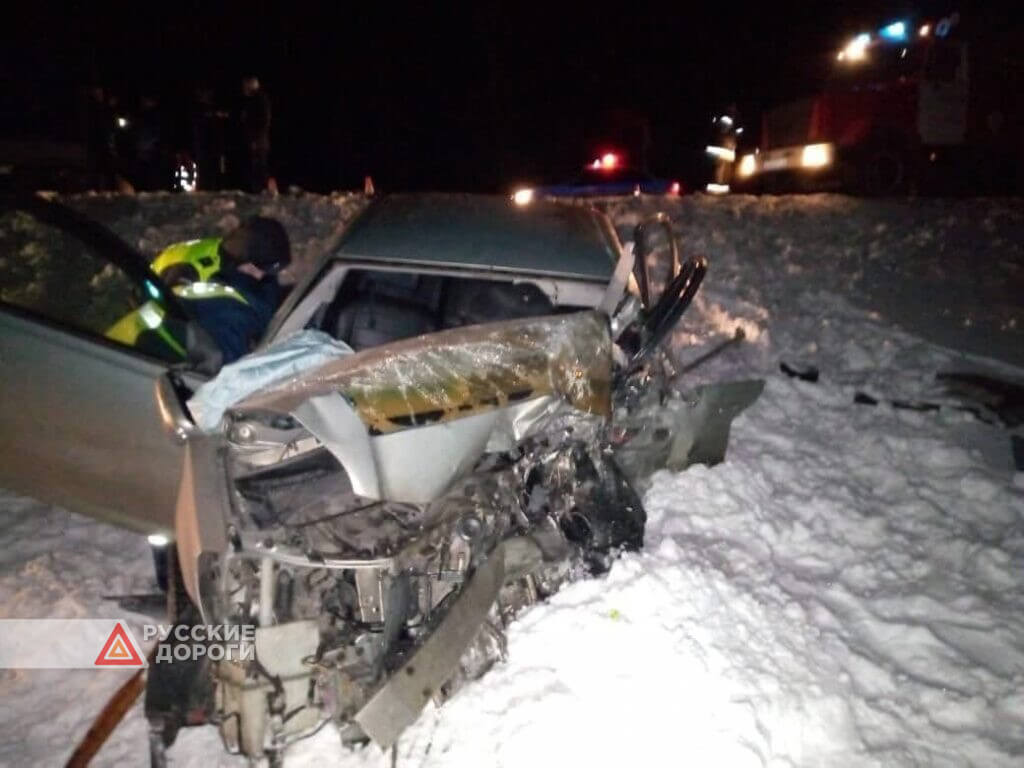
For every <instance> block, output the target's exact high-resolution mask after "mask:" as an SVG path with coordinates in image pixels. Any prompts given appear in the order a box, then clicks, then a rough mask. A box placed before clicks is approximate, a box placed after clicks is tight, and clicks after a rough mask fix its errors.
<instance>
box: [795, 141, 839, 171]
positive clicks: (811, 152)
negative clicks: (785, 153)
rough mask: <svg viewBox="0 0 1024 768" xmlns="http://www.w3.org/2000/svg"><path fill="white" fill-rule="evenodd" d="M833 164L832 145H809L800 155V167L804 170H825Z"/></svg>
mask: <svg viewBox="0 0 1024 768" xmlns="http://www.w3.org/2000/svg"><path fill="white" fill-rule="evenodd" d="M831 164H832V145H831V144H808V145H807V146H806V147H804V151H803V152H802V153H801V155H800V165H801V166H802V167H804V168H824V167H825V166H826V165H831Z"/></svg>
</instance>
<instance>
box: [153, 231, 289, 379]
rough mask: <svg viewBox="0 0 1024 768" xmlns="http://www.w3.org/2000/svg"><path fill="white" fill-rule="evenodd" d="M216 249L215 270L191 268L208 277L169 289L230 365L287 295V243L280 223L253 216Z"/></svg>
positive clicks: (264, 325)
mask: <svg viewBox="0 0 1024 768" xmlns="http://www.w3.org/2000/svg"><path fill="white" fill-rule="evenodd" d="M198 242H199V243H204V242H206V241H202V240H200V241H198ZM216 251H217V256H218V260H219V265H218V268H217V269H216V271H214V272H213V273H205V272H197V276H199V277H202V276H204V274H210V275H211V276H210V279H207V280H196V281H195V282H191V283H187V284H182V281H181V280H180V279H179V281H178V284H177V285H175V287H174V292H175V293H176V294H177V295H178V298H180V299H181V300H182V301H183V302H184V303H185V304H186V308H187V309H188V310H189V311H190V312H191V314H192V315H193V316H194V317H195V319H196V320H197V321H198V323H199V325H200V326H202V328H203V330H205V331H206V332H207V333H208V334H209V335H210V336H211V337H212V338H213V340H214V342H216V344H217V346H218V347H219V348H220V351H221V353H222V354H223V362H224V363H230V362H233V361H235V360H237V359H238V358H240V357H242V356H243V355H245V354H247V353H248V352H249V351H250V349H251V348H252V345H253V344H255V343H256V342H257V341H258V340H259V338H260V337H261V336H262V335H263V332H264V331H265V330H266V328H267V325H268V324H269V323H270V318H271V317H273V315H274V312H275V311H276V310H277V307H278V306H279V305H280V303H281V300H282V299H283V298H284V296H285V294H286V293H287V287H286V286H287V285H288V283H289V282H290V278H289V273H288V272H287V271H285V269H286V267H287V266H288V265H289V264H290V263H291V245H290V243H289V241H288V233H287V232H285V229H284V227H283V226H281V223H280V222H278V221H276V220H274V219H270V218H266V217H264V216H253V217H252V218H251V219H249V220H248V221H246V222H244V223H243V224H242V225H241V226H240V227H238V229H236V230H235V231H234V232H232V233H231V234H229V235H228V236H227V237H225V238H224V239H223V240H221V241H220V243H219V245H218V247H217V249H216ZM172 282H174V281H173V280H172Z"/></svg>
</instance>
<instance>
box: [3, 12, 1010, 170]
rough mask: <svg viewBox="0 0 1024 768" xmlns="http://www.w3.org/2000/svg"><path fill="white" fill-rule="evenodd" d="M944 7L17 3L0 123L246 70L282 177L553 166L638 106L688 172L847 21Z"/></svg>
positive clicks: (782, 93) (663, 153) (799, 83)
mask: <svg viewBox="0 0 1024 768" xmlns="http://www.w3.org/2000/svg"><path fill="white" fill-rule="evenodd" d="M978 5H979V7H981V6H983V7H984V8H987V9H988V11H987V12H988V13H993V12H994V11H993V10H992V9H993V6H991V4H978ZM954 7H959V8H960V9H961V12H962V13H963V12H964V8H965V6H964V4H960V5H959V6H954ZM949 8H950V5H949V4H947V3H918V4H910V3H905V2H899V3H882V2H866V3H852V4H846V3H828V2H805V3H791V2H775V3H769V2H764V3H759V4H756V5H751V6H749V7H744V5H742V4H729V3H701V4H699V5H692V6H691V4H687V3H680V2H676V3H671V4H669V3H653V2H645V1H644V0H637V1H636V2H632V3H621V4H617V5H616V6H615V8H614V9H613V10H610V11H609V10H602V9H601V8H600V7H598V5H596V4H594V5H585V4H558V3H554V2H549V3H538V4H533V3H513V2H506V1H504V0H501V1H498V0H479V2H473V3H444V4H440V3H439V4H436V5H430V4H411V3H410V4H405V3H387V2H378V3H365V4H355V3H340V4H333V3H332V4H329V5H324V6H321V5H318V4H314V3H305V2H294V3H283V2H275V3H271V2H261V1H253V2H249V3H228V4H223V5H216V7H215V4H214V3H209V2H207V3H199V2H189V1H187V0H176V1H175V2H170V3H158V4H152V5H147V4H142V3H130V4H129V3H123V4H121V3H103V2H94V3H84V2H83V3H68V4H47V3H25V4H22V7H21V8H20V9H19V10H17V11H15V12H13V16H14V19H13V21H10V20H9V21H8V22H6V23H5V29H4V32H3V35H4V42H3V53H2V55H3V56H4V67H3V92H4V119H5V122H6V123H7V125H5V126H4V130H3V135H5V136H6V135H14V134H24V135H27V134H45V135H51V136H60V137H63V138H67V137H73V136H74V135H75V134H76V131H78V130H79V127H80V126H79V125H78V123H80V119H79V118H78V117H76V114H77V113H76V104H77V103H78V101H79V100H80V95H79V94H80V92H81V89H82V87H83V86H86V85H89V84H91V83H102V84H104V85H106V86H108V87H111V88H113V89H114V90H115V91H116V92H118V93H120V94H122V98H123V99H124V100H125V101H126V102H127V103H128V104H131V103H132V101H133V100H135V99H137V98H138V96H140V95H141V94H143V93H147V92H148V93H154V94H157V95H158V96H159V97H160V99H161V102H162V105H163V107H164V109H165V110H166V111H167V112H168V113H169V116H170V117H169V119H170V120H171V121H172V122H173V120H174V119H175V118H181V117H182V115H184V113H185V105H186V104H187V101H188V97H189V94H190V93H191V91H192V88H193V87H194V85H196V84H198V83H202V82H205V83H208V84H209V85H211V86H213V87H214V88H215V89H216V93H217V98H218V102H219V103H220V104H221V105H223V106H224V107H225V108H228V109H230V108H233V107H234V106H235V105H236V103H237V99H238V92H239V84H238V81H239V79H240V77H241V76H242V75H243V74H245V73H249V72H251V73H254V74H256V75H258V76H259V77H260V79H261V81H262V82H263V84H264V86H265V89H266V91H267V92H268V93H269V94H270V96H271V99H272V102H273V107H274V124H273V133H272V142H273V160H272V163H273V166H274V171H275V175H276V176H277V177H278V178H279V180H281V181H282V183H284V184H289V183H296V184H299V185H301V186H304V187H306V188H310V189H319V190H323V189H329V188H335V187H339V186H354V185H357V184H361V181H362V177H363V175H364V174H365V173H372V174H373V176H374V179H375V181H376V182H377V184H378V186H380V187H383V188H386V189H413V188H415V189H423V188H437V189H454V188H459V189H480V190H487V189H502V190H503V189H507V188H508V187H509V186H510V185H511V184H513V183H514V182H516V181H519V180H526V179H534V178H539V177H541V176H549V177H550V176H554V177H557V176H558V175H559V174H563V175H564V174H569V173H571V172H572V169H575V168H578V167H579V166H580V165H582V164H583V162H585V161H586V160H587V159H589V156H590V155H591V153H592V152H594V151H596V149H597V148H600V147H602V146H606V145H607V144H608V143H609V142H610V141H614V139H615V137H616V136H618V137H619V138H620V143H629V144H631V145H632V146H629V147H626V148H627V149H629V150H631V151H633V154H634V155H638V154H639V152H638V151H634V148H635V147H636V146H638V145H639V139H638V138H637V137H639V136H640V135H641V134H642V130H641V128H640V127H639V126H642V125H644V124H645V123H646V124H647V125H649V132H650V150H649V153H648V157H647V162H648V165H649V167H650V169H651V170H652V171H653V172H655V173H657V174H660V175H664V176H671V177H682V178H684V179H688V178H690V177H693V176H695V175H696V174H697V173H698V172H699V168H700V164H701V163H703V159H702V157H701V150H702V148H703V146H704V144H705V143H706V141H705V140H706V138H707V136H706V135H705V134H706V132H707V129H708V127H709V123H710V118H711V115H712V114H713V113H714V112H715V111H717V110H720V109H722V107H723V106H724V105H726V104H728V103H729V102H736V103H737V104H738V105H739V106H740V109H741V112H742V111H744V110H745V111H747V112H748V113H752V112H753V110H754V109H756V107H757V106H759V105H760V104H764V103H771V102H772V101H773V100H778V99H780V98H784V97H786V96H787V95H792V94H795V93H798V92H800V91H801V90H803V89H806V88H807V87H808V86H809V85H810V84H813V83H814V82H816V81H817V80H818V79H820V78H821V77H822V76H823V74H824V72H825V71H826V70H827V67H828V66H830V64H831V62H832V56H833V55H834V51H835V50H836V49H837V48H838V46H839V45H840V43H842V42H843V41H844V39H845V38H846V37H847V36H848V35H849V34H852V33H854V32H856V31H858V30H859V29H860V28H861V27H864V28H875V27H876V26H877V25H879V24H881V23H882V22H885V21H887V20H890V19H892V18H898V17H900V15H901V14H902V13H907V12H911V13H917V14H921V13H929V12H931V13H935V12H944V11H946V10H948V9H949ZM8 14H12V12H11V11H8ZM865 25H866V26H865ZM78 111H80V110H78ZM634 139H636V140H635V141H634Z"/></svg>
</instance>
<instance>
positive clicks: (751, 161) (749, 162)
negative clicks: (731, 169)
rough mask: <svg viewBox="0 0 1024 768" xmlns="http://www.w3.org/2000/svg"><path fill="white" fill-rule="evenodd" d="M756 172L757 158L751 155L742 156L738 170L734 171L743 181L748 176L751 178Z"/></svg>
mask: <svg viewBox="0 0 1024 768" xmlns="http://www.w3.org/2000/svg"><path fill="white" fill-rule="evenodd" d="M756 170H757V158H755V157H754V156H753V155H744V156H743V157H741V158H740V165H739V168H737V169H736V172H737V173H738V174H739V175H740V177H741V178H744V179H745V178H747V177H748V176H753V175H754V171H756Z"/></svg>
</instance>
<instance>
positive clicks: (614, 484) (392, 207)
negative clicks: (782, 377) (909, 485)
mask: <svg viewBox="0 0 1024 768" xmlns="http://www.w3.org/2000/svg"><path fill="white" fill-rule="evenodd" d="M659 235H660V237H661V238H662V243H663V244H667V251H666V254H665V257H664V258H663V259H661V261H662V262H663V263H667V264H668V265H669V268H668V273H667V275H665V276H664V279H659V280H658V281H655V280H653V279H652V278H651V276H649V275H648V273H647V264H648V262H653V261H654V259H653V258H648V257H652V256H653V254H652V250H653V248H654V243H655V241H656V240H657V239H658V236H659ZM635 240H636V244H635V248H625V249H624V248H623V247H622V246H621V245H620V243H619V240H618V238H617V236H616V234H615V231H614V229H613V228H612V226H611V224H610V223H609V221H608V220H607V219H606V218H605V217H604V216H603V215H601V214H600V213H598V212H596V211H593V210H591V209H586V208H581V207H573V206H565V205H560V204H556V203H543V204H535V205H532V206H526V207H516V206H513V205H511V204H510V203H509V201H507V200H502V199H497V198H480V197H467V196H395V197H390V198H385V199H383V200H381V201H378V202H376V203H374V204H373V205H371V206H370V207H369V208H368V210H367V211H366V212H365V213H364V214H362V216H361V217H360V218H359V219H358V220H357V221H356V222H355V223H354V225H353V226H352V227H351V228H350V229H349V231H348V233H347V234H346V235H345V236H344V237H343V239H342V240H341V242H340V244H339V245H338V247H337V248H336V249H334V250H333V251H332V252H331V253H330V254H328V255H327V256H326V257H325V258H324V259H323V260H322V262H321V263H320V264H319V265H317V267H316V269H315V270H314V271H313V272H312V273H311V274H310V276H309V277H308V279H307V280H306V281H305V282H303V283H302V284H300V285H299V286H297V287H296V289H295V290H294V291H293V292H292V295H291V296H290V297H289V299H288V300H287V302H286V303H285V305H284V306H283V307H282V308H281V310H280V312H279V313H278V315H277V316H276V318H275V320H274V322H273V323H272V326H271V328H270V329H269V331H268V334H267V337H266V339H265V341H264V343H263V344H262V345H261V348H260V349H258V350H257V351H256V352H255V353H254V355H253V356H251V357H250V358H249V360H248V363H247V364H252V363H253V361H255V367H256V368H259V367H260V366H261V365H262V363H263V362H264V361H273V360H274V359H275V358H274V355H275V351H276V350H279V349H280V348H281V347H280V345H287V344H288V343H289V340H290V339H295V338H298V337H302V336H303V334H305V335H306V338H308V337H309V336H308V335H309V334H320V335H322V337H323V338H324V339H325V343H324V345H322V346H325V347H330V346H331V345H332V344H336V345H338V346H339V347H341V348H342V351H341V353H339V354H332V355H328V356H327V358H326V359H323V358H316V362H315V364H310V365H308V366H305V367H302V366H300V367H299V368H298V369H297V368H296V367H295V366H291V367H289V368H288V369H287V373H282V374H281V375H280V376H277V377H272V380H270V381H268V382H267V383H265V384H262V385H260V386H259V387H257V388H255V389H254V390H251V391H246V392H242V393H238V392H234V393H232V395H231V397H229V398H228V402H227V403H226V404H225V406H224V407H223V408H222V409H221V410H219V411H217V412H216V413H215V414H214V416H213V418H210V414H209V412H208V411H204V412H203V413H202V416H203V417H204V418H202V419H197V417H198V416H199V413H198V408H195V409H194V410H195V411H196V412H193V411H192V410H190V408H189V404H192V405H196V406H198V403H196V400H195V398H193V400H191V401H190V400H188V398H189V396H190V395H191V394H192V391H191V390H192V389H193V388H194V387H195V386H196V385H197V380H196V379H195V378H194V377H193V375H192V374H191V373H189V372H188V371H183V370H180V369H179V370H177V371H172V372H171V373H170V374H168V375H167V376H165V377H162V378H161V379H160V380H159V382H158V384H157V387H156V393H157V400H158V405H159V412H160V415H161V419H162V423H163V428H165V429H166V430H167V431H168V432H169V434H170V435H171V436H172V438H173V439H176V440H179V441H180V442H181V444H182V450H183V454H184V455H183V471H182V473H181V479H180V487H179V490H178V493H177V501H176V510H175V520H174V522H173V525H172V524H170V522H169V521H166V522H165V521H164V520H163V519H159V518H153V519H152V522H151V523H150V525H149V529H151V530H155V531H161V530H162V531H165V532H166V533H168V534H171V535H173V536H174V538H175V540H176V542H177V560H178V567H179V569H180V574H179V577H180V581H181V583H182V586H183V588H184V590H185V591H186V592H187V595H188V597H189V598H190V603H191V605H189V606H187V608H186V609H185V610H182V611H180V615H179V616H178V617H177V618H178V620H180V621H186V622H194V623H203V624H208V625H223V624H227V625H248V626H254V627H255V628H256V629H255V633H254V635H255V642H254V645H255V653H254V656H253V658H248V659H246V660H238V659H234V660H232V659H223V660H218V661H211V658H216V657H217V656H218V654H214V653H211V654H207V655H206V656H205V657H203V659H202V661H200V662H195V663H190V664H189V665H188V667H187V668H183V667H182V666H181V665H178V664H155V665H152V666H151V667H150V670H149V679H148V690H147V702H146V703H147V715H148V716H149V717H150V719H151V721H152V722H153V723H154V734H155V749H157V751H159V748H160V747H161V745H163V744H166V743H169V742H170V741H171V740H173V738H174V735H175V733H176V732H177V730H178V729H179V728H180V727H181V726H183V725H186V724H192V723H196V722H214V723H216V724H218V726H219V728H220V729H221V733H222V736H223V738H224V740H225V743H226V745H227V746H228V748H229V749H230V750H232V751H237V752H240V753H242V754H245V755H249V756H252V757H259V756H264V755H266V756H269V757H270V758H271V760H272V761H273V760H276V759H277V758H279V757H280V755H281V754H282V752H283V750H284V749H285V748H286V747H287V746H288V744H290V743H292V742H294V741H295V740H297V739H300V738H302V737H304V736H306V735H309V734H310V733H312V732H314V731H316V730H317V729H319V728H320V727H322V726H324V725H325V724H328V723H333V724H334V725H336V726H337V727H339V728H340V729H341V730H342V734H343V736H344V737H345V738H346V739H348V740H352V741H359V740H365V739H370V740H372V741H374V742H376V743H377V744H378V745H380V746H381V747H385V748H386V747H389V746H391V745H392V744H394V743H395V741H396V740H397V739H398V737H399V735H400V734H401V733H402V731H403V729H405V728H406V727H407V726H408V725H410V724H411V723H412V722H413V721H414V720H415V719H416V718H417V717H418V715H419V713H420V711H421V710H422V708H423V707H424V706H425V704H426V703H427V702H429V701H434V702H435V703H441V702H443V701H444V700H445V699H446V698H448V697H449V696H451V695H452V694H453V693H454V692H455V690H457V689H458V687H459V686H460V685H461V684H462V683H463V682H464V681H466V680H469V679H473V678H476V677H479V676H480V675H481V674H483V673H484V672H485V671H486V670H487V669H488V667H489V666H490V665H492V664H493V663H494V662H495V661H496V660H497V659H500V658H501V656H502V654H503V646H504V628H505V626H506V625H507V623H508V622H509V621H510V620H511V619H512V618H513V617H514V616H516V615H517V613H518V612H520V611H522V610H523V609H524V608H526V607H528V606H529V605H531V604H533V603H535V602H537V601H538V600H542V599H544V597H545V596H547V595H549V594H551V593H552V592H554V591H555V590H557V589H558V588H559V586H560V585H562V584H563V583H565V582H566V581H568V580H571V579H574V578H578V577H580V576H583V575H586V574H594V573H600V572H601V571H603V570H605V569H607V568H608V567H609V565H610V562H611V559H612V558H614V557H615V555H616V554H617V553H619V552H621V551H623V550H631V549H638V548H639V547H641V546H642V544H643V533H644V523H645V513H644V510H643V506H642V504H641V501H640V498H639V496H638V494H637V492H636V490H635V488H636V487H637V482H638V481H639V480H641V478H643V477H644V476H645V475H646V474H648V473H649V472H650V471H652V470H653V469H654V468H657V467H660V466H666V465H668V466H674V467H679V468H681V467H684V466H686V465H687V464H688V463H691V462H692V461H709V462H713V461H715V460H720V459H721V454H722V452H723V451H724V444H725V437H726V436H727V434H728V426H729V422H730V420H731V418H732V416H733V415H734V414H735V413H736V412H737V411H738V410H739V409H740V408H742V407H743V406H744V405H746V404H747V403H748V402H749V400H750V399H751V398H752V397H755V396H756V394H757V391H758V389H757V386H756V385H755V386H753V387H751V386H743V385H741V386H738V387H735V386H734V387H733V388H729V387H726V388H717V389H714V390H709V391H706V392H704V393H703V396H700V393H697V396H695V397H693V398H692V399H689V400H687V399H684V398H682V397H681V396H680V395H679V394H678V393H676V392H675V391H674V390H673V389H672V388H671V386H670V378H671V377H670V375H669V374H670V373H671V371H670V369H669V368H668V364H667V361H666V360H665V359H664V357H663V355H662V352H661V351H660V348H659V343H660V341H661V340H662V339H664V338H665V336H666V335H667V334H668V333H669V331H671V329H672V328H673V327H674V326H675V324H676V323H677V321H678V319H679V317H680V316H681V314H682V313H683V311H684V310H685V309H686V307H687V306H688V305H689V304H690V302H691V301H692V299H693V298H694V295H695V293H696V291H697V289H698V287H699V285H700V283H701V280H702V278H703V276H704V272H705V269H706V265H705V262H704V260H703V259H702V258H699V257H698V258H692V259H689V260H687V261H686V262H685V263H681V262H680V259H679V258H678V256H677V254H676V253H675V246H674V241H673V240H672V237H671V232H670V231H669V230H668V227H667V222H666V221H664V220H659V221H654V222H648V223H645V224H644V225H641V227H640V228H638V230H637V233H636V236H635ZM656 282H657V283H658V284H659V285H662V286H663V289H662V290H660V291H659V290H657V286H656V285H655V283H656ZM654 294H658V295H657V296H655V295H654ZM282 370H284V369H282ZM221 376H222V377H223V376H225V372H222V374H221ZM219 378H220V377H219ZM217 383H218V380H214V381H213V382H209V383H207V384H204V385H203V387H205V388H207V389H209V388H210V387H213V388H216V386H217ZM197 420H198V421H200V422H203V421H204V420H205V422H206V424H205V427H206V428H205V429H200V428H199V426H197V425H196V423H195V422H196V421H197ZM135 524H136V526H137V527H144V526H143V525H142V524H139V523H138V522H136V523H135Z"/></svg>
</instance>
